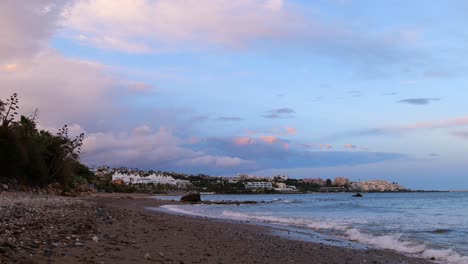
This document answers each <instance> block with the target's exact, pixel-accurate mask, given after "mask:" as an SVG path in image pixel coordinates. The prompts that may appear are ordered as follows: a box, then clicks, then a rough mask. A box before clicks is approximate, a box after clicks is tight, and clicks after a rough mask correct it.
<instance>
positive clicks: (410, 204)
mask: <svg viewBox="0 0 468 264" xmlns="http://www.w3.org/2000/svg"><path fill="white" fill-rule="evenodd" d="M363 195H364V197H361V198H358V197H352V193H311V194H265V195H260V194H259V195H202V200H204V201H257V202H259V203H257V204H240V205H235V204H221V205H219V204H215V205H213V204H210V205H164V206H162V207H161V208H159V209H157V210H164V211H169V212H172V213H177V214H186V215H192V216H201V217H209V218H216V219H225V220H233V221H242V222H246V221H248V222H249V223H254V224H260V225H269V226H274V227H277V228H278V230H286V231H287V232H286V233H287V234H288V235H289V236H294V234H295V238H297V239H304V240H311V241H314V242H323V243H328V244H330V243H331V244H335V245H338V246H339V245H343V246H349V245H354V246H355V247H362V246H364V247H370V248H379V249H390V250H394V251H397V252H400V253H403V254H405V255H411V256H415V257H421V258H426V259H432V260H436V262H440V263H456V264H459V263H468V193H466V192H408V193H364V194H363ZM155 198H157V199H168V200H172V199H173V200H178V199H180V197H173V196H158V197H155ZM283 233H284V232H283ZM291 234H293V235H291Z"/></svg>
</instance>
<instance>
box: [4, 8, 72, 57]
mask: <svg viewBox="0 0 468 264" xmlns="http://www.w3.org/2000/svg"><path fill="white" fill-rule="evenodd" d="M70 2H71V1H66V0H36V1H28V3H24V2H21V1H0V32H1V34H2V37H1V38H0V64H1V63H2V61H3V62H5V61H11V60H14V59H16V58H23V57H28V56H32V55H34V54H36V53H37V52H39V51H40V50H42V49H44V48H46V47H47V46H48V41H49V39H50V38H51V37H52V36H53V34H54V33H55V31H56V29H57V27H58V24H59V19H60V16H61V14H62V12H63V9H64V8H65V7H66V6H67V5H68V4H69V3H70Z"/></svg>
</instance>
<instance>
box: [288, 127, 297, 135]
mask: <svg viewBox="0 0 468 264" xmlns="http://www.w3.org/2000/svg"><path fill="white" fill-rule="evenodd" d="M286 134H288V135H295V134H297V129H296V128H294V127H287V128H286Z"/></svg>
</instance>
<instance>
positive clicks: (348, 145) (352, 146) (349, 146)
mask: <svg viewBox="0 0 468 264" xmlns="http://www.w3.org/2000/svg"><path fill="white" fill-rule="evenodd" d="M343 147H344V148H346V149H355V148H357V147H356V145H353V144H345V145H344V146H343Z"/></svg>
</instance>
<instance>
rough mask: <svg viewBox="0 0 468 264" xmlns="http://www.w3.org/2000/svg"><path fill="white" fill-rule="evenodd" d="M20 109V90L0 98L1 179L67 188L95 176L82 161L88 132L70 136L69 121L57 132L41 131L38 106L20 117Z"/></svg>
mask: <svg viewBox="0 0 468 264" xmlns="http://www.w3.org/2000/svg"><path fill="white" fill-rule="evenodd" d="M17 110H18V98H17V94H13V95H12V96H11V97H10V98H9V99H7V100H6V101H5V102H2V101H0V122H1V126H0V181H7V182H11V183H17V184H19V185H26V186H38V187H44V186H47V185H49V184H52V183H59V184H60V185H61V186H62V187H63V188H64V189H66V188H72V187H73V185H74V184H79V183H90V182H91V181H92V180H93V177H94V174H93V173H92V172H91V171H90V170H89V169H88V168H87V167H86V166H84V165H82V164H81V163H80V162H79V161H78V158H79V154H80V151H81V145H82V144H83V139H84V134H81V135H79V136H77V137H75V138H73V139H70V138H69V135H68V127H67V126H66V125H65V126H64V127H63V128H61V129H60V130H59V133H58V134H57V135H53V134H51V133H50V132H48V131H43V130H42V131H38V130H37V125H36V118H37V110H36V111H35V112H34V113H33V115H31V116H30V117H25V116H21V117H20V118H19V119H18V118H17V115H18V113H17V112H16V111H17ZM65 187H66V188H65Z"/></svg>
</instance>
